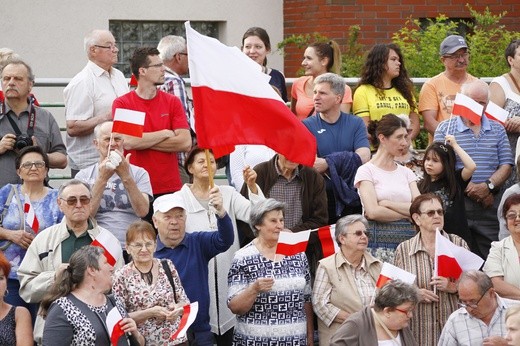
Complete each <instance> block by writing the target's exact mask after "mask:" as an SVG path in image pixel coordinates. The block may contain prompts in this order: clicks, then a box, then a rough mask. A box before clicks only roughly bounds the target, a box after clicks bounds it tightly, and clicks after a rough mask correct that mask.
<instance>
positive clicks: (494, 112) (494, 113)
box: [484, 101, 509, 125]
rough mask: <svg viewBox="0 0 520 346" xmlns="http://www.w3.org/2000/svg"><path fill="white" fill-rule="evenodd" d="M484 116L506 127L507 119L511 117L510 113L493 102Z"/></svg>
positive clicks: (489, 104)
mask: <svg viewBox="0 0 520 346" xmlns="http://www.w3.org/2000/svg"><path fill="white" fill-rule="evenodd" d="M484 114H486V116H487V117H488V118H489V119H493V120H496V121H498V122H499V123H501V124H502V125H504V123H505V122H506V120H507V118H508V117H509V112H508V111H506V110H505V109H504V108H502V107H500V106H499V105H497V104H496V103H494V102H493V101H489V102H488V104H487V106H486V110H485V111H484Z"/></svg>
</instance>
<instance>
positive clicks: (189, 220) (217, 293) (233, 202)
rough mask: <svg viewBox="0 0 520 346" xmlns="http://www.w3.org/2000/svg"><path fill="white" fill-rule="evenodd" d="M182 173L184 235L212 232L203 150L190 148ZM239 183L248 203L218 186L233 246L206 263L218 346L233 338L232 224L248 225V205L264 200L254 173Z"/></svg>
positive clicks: (236, 244) (214, 225)
mask: <svg viewBox="0 0 520 346" xmlns="http://www.w3.org/2000/svg"><path fill="white" fill-rule="evenodd" d="M209 157H210V164H211V173H212V174H213V175H214V174H215V173H216V169H217V166H216V164H215V157H214V156H213V153H211V152H210V153H209ZM185 166H186V171H187V172H188V174H189V175H190V177H191V179H192V183H191V184H184V185H183V187H182V188H181V190H180V191H179V194H180V196H181V197H182V199H183V201H184V206H185V207H186V214H187V217H186V232H188V233H192V232H196V231H214V230H216V229H217V218H216V215H215V213H214V208H210V205H209V194H210V188H211V187H210V180H209V171H210V170H209V169H208V163H207V161H206V155H205V153H204V149H201V148H198V147H194V148H193V149H192V150H191V151H190V153H189V154H188V156H187V157H186V163H185ZM243 177H244V178H243V179H244V181H245V184H246V185H247V187H248V194H249V198H250V200H251V201H249V200H247V199H246V198H245V197H244V196H242V195H241V194H240V193H238V192H237V191H236V190H235V189H234V188H233V187H231V186H225V185H220V186H219V190H220V193H221V194H222V199H223V203H224V204H223V205H224V209H226V211H227V213H228V215H229V217H230V218H231V220H232V222H233V230H234V241H233V245H231V247H230V248H229V249H228V250H227V251H226V252H224V253H221V254H218V255H217V256H216V257H215V258H213V259H212V260H211V261H210V262H209V273H210V275H209V291H210V307H209V314H210V325H211V331H212V332H213V333H214V334H215V336H216V339H217V344H218V345H229V344H231V341H232V338H233V330H232V328H233V326H234V325H235V316H234V315H233V313H231V311H230V310H229V308H228V307H227V288H228V285H227V273H228V271H229V268H230V267H231V261H232V260H233V256H234V254H235V252H236V251H237V250H238V249H239V248H240V240H239V235H238V231H237V225H236V220H241V221H244V222H248V221H249V212H250V210H251V205H252V204H254V203H255V202H257V201H259V200H261V199H264V195H263V193H262V191H261V190H260V188H259V187H258V185H257V184H256V182H255V181H256V172H255V171H254V170H252V169H250V168H248V167H247V168H246V169H245V170H243Z"/></svg>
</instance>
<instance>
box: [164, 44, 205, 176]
mask: <svg viewBox="0 0 520 346" xmlns="http://www.w3.org/2000/svg"><path fill="white" fill-rule="evenodd" d="M157 49H158V50H159V53H160V54H159V56H160V58H161V59H162V61H163V63H164V84H163V85H161V86H160V89H161V90H162V91H164V92H167V93H170V94H172V95H175V96H177V97H178V98H179V100H181V103H182V106H183V107H184V111H185V112H186V119H187V121H188V124H189V125H190V134H191V140H192V145H195V144H196V139H195V123H194V121H195V115H194V110H193V102H192V101H191V99H190V97H189V96H188V92H187V91H186V83H185V82H184V79H182V77H181V76H182V75H185V74H187V73H188V72H189V67H188V52H187V50H186V40H185V39H184V37H181V36H174V35H168V36H165V37H163V38H162V39H161V41H159V44H158V45H157ZM177 157H178V160H179V174H180V176H181V180H182V182H183V183H189V182H190V177H189V175H188V173H187V172H186V170H185V168H184V163H185V162H186V153H184V152H178V153H177Z"/></svg>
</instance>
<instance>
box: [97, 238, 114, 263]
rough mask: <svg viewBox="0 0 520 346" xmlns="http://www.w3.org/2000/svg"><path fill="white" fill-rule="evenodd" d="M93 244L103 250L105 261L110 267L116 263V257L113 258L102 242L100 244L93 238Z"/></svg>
mask: <svg viewBox="0 0 520 346" xmlns="http://www.w3.org/2000/svg"><path fill="white" fill-rule="evenodd" d="M91 245H93V246H99V247H100V248H102V249H103V252H104V254H105V257H106V258H107V262H108V264H110V265H111V266H112V267H113V266H115V265H116V262H117V259H116V258H114V256H112V254H111V253H110V251H108V250H107V248H106V247H104V246H103V244H101V243H100V242H99V241H98V240H97V239H94V240H93V241H92V244H91Z"/></svg>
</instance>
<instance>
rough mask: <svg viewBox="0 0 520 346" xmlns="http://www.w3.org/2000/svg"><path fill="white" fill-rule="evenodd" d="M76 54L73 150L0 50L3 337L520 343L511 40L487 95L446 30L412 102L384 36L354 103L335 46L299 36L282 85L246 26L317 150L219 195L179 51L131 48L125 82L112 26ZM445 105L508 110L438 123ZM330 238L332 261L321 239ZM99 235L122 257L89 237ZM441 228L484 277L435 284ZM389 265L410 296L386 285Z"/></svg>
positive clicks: (242, 173) (72, 341)
mask: <svg viewBox="0 0 520 346" xmlns="http://www.w3.org/2000/svg"><path fill="white" fill-rule="evenodd" d="M84 46H85V52H86V56H87V58H88V63H87V65H86V66H85V68H84V69H83V70H81V71H80V72H79V73H78V74H77V75H76V76H75V77H74V78H73V79H72V80H71V82H70V83H69V84H68V85H67V87H66V88H65V89H64V98H65V118H66V127H67V133H66V140H65V143H64V142H63V140H62V137H61V134H60V130H59V127H58V125H57V123H56V120H55V119H54V117H53V116H52V114H51V113H50V112H49V111H47V110H45V109H43V108H41V107H39V105H38V101H37V99H36V98H37V96H38V95H36V96H35V95H33V94H31V90H32V86H33V83H34V74H33V72H32V69H31V67H30V66H29V65H28V64H27V63H26V62H24V61H23V60H22V59H21V58H20V57H19V56H18V55H16V54H15V53H14V52H12V51H11V50H9V49H1V50H0V59H1V60H0V71H1V77H2V79H1V86H2V92H1V93H0V104H1V114H0V137H1V140H0V172H1V174H0V215H1V216H0V249H1V250H2V251H1V253H0V294H2V295H3V296H2V297H3V299H2V300H0V344H1V345H32V344H34V343H36V344H42V345H108V344H110V343H112V344H114V345H115V344H118V345H120V344H121V345H122V344H125V345H197V346H206V345H214V344H216V345H218V346H229V345H279V346H290V345H291V346H292V345H314V344H315V343H319V345H321V346H325V345H424V346H430V345H441V346H451V345H520V308H519V306H520V274H518V273H519V269H520V264H519V257H520V256H519V254H520V245H519V244H520V221H519V220H520V182H519V179H518V176H520V171H519V170H518V169H519V167H520V166H519V163H518V152H519V149H518V148H517V142H518V133H520V126H519V124H520V121H519V120H518V119H520V118H518V116H520V110H519V107H518V105H519V104H520V101H519V100H520V89H519V88H518V84H517V79H520V62H519V61H520V40H516V41H513V42H512V43H511V44H510V45H509V46H508V47H507V49H506V52H505V57H506V61H507V63H508V64H509V66H510V71H509V72H508V73H506V74H504V75H503V76H500V77H497V78H495V79H493V81H492V83H491V84H490V85H489V86H488V85H487V84H486V83H485V82H483V81H481V80H480V79H478V78H476V77H474V76H471V75H470V74H469V73H468V72H467V69H468V64H469V62H470V52H469V50H468V46H467V44H466V41H465V40H464V38H463V37H461V36H458V35H450V36H448V37H446V38H445V39H444V40H443V41H442V43H441V46H440V50H439V52H440V61H441V62H442V64H443V66H444V71H443V72H441V73H440V74H439V75H437V76H434V77H432V78H431V79H429V80H428V81H427V82H426V83H425V84H424V85H423V87H422V89H421V92H420V94H419V97H418V99H417V100H416V97H415V96H414V89H413V83H412V82H411V80H410V78H409V76H408V72H407V70H406V67H405V61H404V58H403V55H402V53H401V50H400V48H399V46H398V45H396V44H393V43H392V44H376V45H375V46H373V47H372V49H371V50H370V51H369V52H368V53H367V55H366V58H365V62H364V65H363V68H362V71H360V76H361V78H360V81H359V84H358V85H357V86H356V87H355V88H354V90H353V91H352V89H351V88H350V87H349V86H348V85H346V83H345V81H344V79H343V78H342V77H341V76H339V73H340V70H339V69H340V64H341V53H340V48H339V45H338V44H337V43H336V42H335V41H329V42H316V43H312V44H310V45H309V46H308V47H307V48H306V49H305V51H304V55H303V61H302V67H303V71H304V76H302V77H300V78H298V79H297V80H296V81H295V82H294V84H293V85H292V89H291V91H290V92H288V91H287V88H286V82H285V77H284V76H283V74H282V73H281V72H280V71H277V70H275V69H273V68H271V67H269V66H268V64H267V55H268V54H269V53H270V52H271V42H270V40H269V36H268V34H267V32H266V31H265V30H264V29H262V28H258V27H252V28H250V29H248V30H247V31H246V32H245V33H244V35H243V38H242V51H243V53H244V54H246V55H247V56H248V57H249V58H251V59H252V60H254V61H255V62H256V63H257V64H258V68H259V69H261V70H262V72H263V73H265V74H267V75H269V76H270V77H271V79H270V81H269V83H270V84H271V86H272V87H273V88H274V89H275V90H276V91H277V93H278V94H279V95H280V102H288V101H289V97H290V109H291V110H292V112H293V113H294V116H295V117H296V118H297V119H299V120H301V122H302V124H303V125H304V126H305V127H306V128H307V129H308V130H309V132H310V133H311V134H312V135H313V136H315V138H316V142H317V156H316V159H315V161H314V164H313V166H312V167H306V166H303V165H301V164H298V163H297V162H292V161H290V160H288V159H287V158H286V157H285V156H284V153H276V152H274V151H273V150H272V149H270V148H267V147H265V146H261V145H250V144H245V145H241V146H239V147H237V150H236V152H234V153H233V154H231V156H230V158H229V162H228V166H229V167H228V171H227V172H228V179H229V186H227V185H220V186H215V185H214V182H213V178H214V177H215V174H216V170H217V166H218V161H219V160H216V159H215V157H214V155H213V153H212V151H211V150H205V149H202V148H198V147H197V145H196V144H197V138H196V128H195V109H194V108H193V102H192V99H191V97H190V93H189V90H188V88H187V87H186V83H185V81H184V79H183V77H182V76H183V75H186V74H187V73H188V72H189V64H188V61H189V60H188V54H189V51H188V49H187V45H186V41H185V39H184V38H182V37H179V36H173V35H169V36H166V37H164V38H163V39H161V41H160V42H159V44H158V46H157V47H140V48H136V49H135V51H134V52H133V54H132V56H131V58H130V69H131V72H132V75H133V77H134V78H135V80H136V85H135V88H130V87H129V86H128V84H127V81H126V79H125V77H124V76H123V74H122V73H121V72H120V71H118V70H117V69H116V68H114V67H113V65H114V64H115V63H117V61H118V53H119V49H118V46H117V43H116V41H115V39H114V36H113V35H112V34H111V33H110V31H107V30H93V31H92V32H90V33H88V34H87V35H86V37H85V40H84ZM255 66H256V65H255ZM131 89H132V90H131ZM457 93H461V94H463V95H465V96H466V97H468V98H470V99H472V100H473V101H475V102H476V103H478V104H481V105H482V106H483V107H484V109H485V107H486V105H487V104H488V102H489V101H493V102H495V103H496V104H497V105H498V106H500V107H503V108H504V109H505V110H507V111H508V112H509V117H508V118H507V120H505V122H503V123H500V122H498V121H495V120H492V119H488V118H487V116H486V115H485V114H484V110H483V111H482V114H481V115H482V116H481V118H480V119H481V120H480V121H478V122H475V121H474V120H471V119H468V118H467V117H463V116H460V115H458V114H452V110H453V104H454V100H455V97H456V95H457ZM122 109H124V110H129V111H135V112H142V113H145V122H144V132H143V135H142V137H140V138H137V137H134V136H130V135H128V134H125V133H118V132H115V131H114V130H115V128H114V123H113V121H112V120H113V118H114V114H116V113H117V112H119V111H120V110H122ZM421 117H422V119H423V120H424V127H425V129H426V131H428V133H429V135H430V143H429V146H428V148H427V149H426V150H425V152H424V155H423V157H421V158H418V156H417V152H416V151H415V149H414V148H413V145H412V144H411V143H412V140H413V139H414V138H415V137H416V136H417V135H418V133H419V131H420V118H421ZM273 131H276V126H275V125H274V124H273ZM293 140H294V141H295V143H297V139H293ZM519 145H520V144H519ZM301 150H307V148H301ZM67 160H68V166H69V167H70V169H71V176H72V179H71V180H69V181H67V182H65V183H64V184H62V185H61V186H60V187H59V189H52V188H51V187H50V186H49V182H48V171H49V169H50V168H64V167H65V166H66V165H67ZM517 171H518V172H517ZM31 213H33V214H31ZM30 215H35V218H32V219H31V218H30V217H29V216H30ZM328 225H330V226H334V227H335V228H332V229H333V230H334V231H333V233H331V235H333V239H332V242H335V243H336V245H337V249H336V250H334V251H333V254H330V251H328V250H326V249H325V247H326V246H325V242H326V241H325V240H324V239H323V238H322V237H321V236H318V232H314V231H315V230H317V229H320V231H321V230H322V228H323V227H325V226H328ZM307 230H312V232H311V235H310V239H309V242H308V246H307V248H306V251H304V252H298V253H296V254H292V255H282V254H280V253H279V252H278V251H277V247H278V244H279V237H280V234H281V233H282V232H292V233H298V232H302V231H307ZM101 234H102V235H103V236H104V237H105V238H106V239H107V241H108V242H109V243H111V244H112V245H114V244H115V246H116V247H120V248H121V252H120V255H118V256H116V258H111V257H110V255H109V254H107V252H108V250H107V248H101V247H99V246H93V241H94V240H95V239H96V237H98V236H100V235H101ZM439 236H440V237H445V238H446V241H448V242H451V243H453V244H454V245H456V246H459V247H462V248H464V249H466V250H467V251H471V252H473V253H475V254H476V255H478V256H480V257H481V258H482V259H483V260H484V261H485V264H484V265H483V267H482V268H481V271H480V270H468V271H464V272H463V273H462V274H461V275H460V276H456V277H444V276H440V275H438V274H437V270H436V269H437V268H436V266H437V264H436V247H437V246H438V244H437V242H436V239H437V237H439ZM441 239H443V238H441ZM95 243H96V242H94V245H95ZM329 245H330V244H329ZM324 253H327V256H325V255H324ZM383 263H390V264H393V265H395V266H397V267H399V268H401V269H403V270H405V271H407V272H409V273H412V274H414V275H415V276H416V279H415V281H414V283H413V284H411V283H405V282H402V281H401V280H399V279H394V280H391V281H390V282H389V283H387V284H385V285H383V286H382V287H381V286H380V285H379V283H378V281H379V278H380V274H381V271H382V268H383ZM195 302H197V304H198V305H194V304H195ZM192 305H193V306H197V307H198V308H196V309H195V311H196V312H194V313H196V315H195V316H194V321H193V323H192V324H191V325H190V326H189V328H188V330H187V332H186V333H185V334H181V335H180V336H179V337H176V338H172V336H174V335H177V332H178V331H179V330H180V329H182V328H183V325H184V324H185V323H186V319H187V314H190V310H189V309H187V308H186V307H188V306H192ZM114 316H119V317H118V318H117V319H116V322H115V324H116V327H117V328H116V327H114V325H113V318H114ZM116 329H117V330H119V331H120V336H119V334H118V337H115V336H114V335H115V333H116V332H115V330H116Z"/></svg>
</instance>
